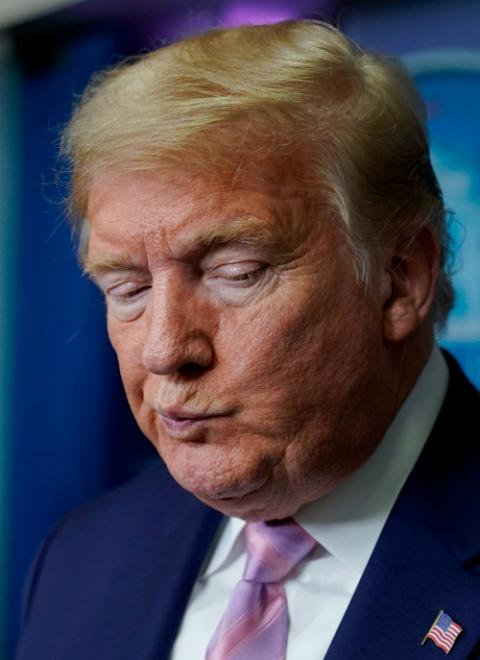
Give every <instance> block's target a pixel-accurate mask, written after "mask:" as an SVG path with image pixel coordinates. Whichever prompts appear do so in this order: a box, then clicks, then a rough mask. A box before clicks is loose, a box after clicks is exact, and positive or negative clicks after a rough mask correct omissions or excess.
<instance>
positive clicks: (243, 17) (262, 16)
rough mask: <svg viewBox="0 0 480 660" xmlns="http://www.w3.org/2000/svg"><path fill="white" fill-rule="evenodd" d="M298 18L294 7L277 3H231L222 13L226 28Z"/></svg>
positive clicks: (222, 21)
mask: <svg viewBox="0 0 480 660" xmlns="http://www.w3.org/2000/svg"><path fill="white" fill-rule="evenodd" d="M296 16H298V11H296V10H295V9H294V7H293V6H292V7H287V6H286V5H280V4H277V3H275V4H274V5H273V6H272V5H267V4H263V5H262V4H259V3H258V2H231V3H230V4H228V5H226V7H225V9H224V10H223V12H222V18H221V24H222V25H224V26H225V27H236V26H238V25H265V24H268V23H277V22H278V21H284V20H285V19H287V18H295V17H296Z"/></svg>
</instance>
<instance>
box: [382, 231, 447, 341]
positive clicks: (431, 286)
mask: <svg viewBox="0 0 480 660" xmlns="http://www.w3.org/2000/svg"><path fill="white" fill-rule="evenodd" d="M439 261H440V248H439V244H438V241H437V239H436V237H435V236H434V234H433V232H432V230H431V229H430V228H426V227H424V228H423V229H422V230H421V231H420V232H419V233H418V234H417V235H416V237H415V238H414V239H413V241H411V242H410V243H409V245H408V246H406V247H405V248H403V249H401V250H397V251H396V252H395V253H394V254H393V255H392V256H390V258H389V261H388V263H387V264H386V265H385V270H386V271H387V273H388V276H389V281H390V290H389V294H390V295H389V296H388V298H387V299H386V300H385V301H384V305H383V334H384V338H385V340H386V341H388V342H393V343H397V342H401V341H404V340H406V339H407V338H408V337H409V336H410V335H412V334H413V333H414V332H415V331H416V330H417V329H418V328H419V327H420V326H421V325H422V323H423V322H424V321H425V320H426V319H427V318H428V316H429V313H430V309H431V306H432V301H433V298H434V295H435V290H436V283H437V277H438V270H439Z"/></svg>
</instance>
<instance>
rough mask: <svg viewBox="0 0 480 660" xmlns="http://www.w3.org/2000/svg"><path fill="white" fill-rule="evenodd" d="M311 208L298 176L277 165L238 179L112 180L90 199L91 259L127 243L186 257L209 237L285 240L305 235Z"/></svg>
mask: <svg viewBox="0 0 480 660" xmlns="http://www.w3.org/2000/svg"><path fill="white" fill-rule="evenodd" d="M308 206H309V204H308V202H307V200H306V197H305V195H304V192H303V191H302V189H301V186H300V184H299V181H298V175H297V173H296V172H295V171H294V170H292V168H288V167H286V166H282V165H281V164H278V163H273V162H271V163H270V165H269V166H268V163H267V162H262V163H261V164H259V163H256V164H254V165H251V166H250V167H248V168H246V167H239V169H238V171H237V172H236V173H235V176H234V177H232V176H230V175H229V176H227V177H225V176H222V175H221V174H219V173H218V172H214V173H208V174H205V173H202V174H199V173H198V172H191V171H188V169H179V168H177V169H175V170H171V169H170V170H168V171H155V172H109V173H108V174H102V175H99V176H98V177H97V178H96V179H95V181H94V183H93V185H92V188H91V191H90V195H89V199H88V209H87V220H88V224H89V226H90V229H91V236H90V242H89V243H90V244H89V253H91V252H92V250H93V251H95V252H97V251H101V250H102V249H104V248H105V249H106V247H107V246H106V245H104V244H106V243H112V242H114V243H116V244H117V245H118V246H121V245H122V244H126V243H128V242H129V241H142V242H144V243H146V244H148V245H153V244H163V245H164V246H168V248H169V249H172V250H174V251H175V250H180V251H181V250H182V246H183V244H186V243H191V242H192V241H195V240H198V241H200V240H201V241H204V242H205V241H208V240H209V235H210V234H212V236H213V238H216V239H217V240H225V241H228V240H230V239H231V240H234V239H235V238H236V237H237V235H241V234H242V233H244V234H246V235H247V237H248V236H249V235H252V238H253V235H255V234H256V235H257V238H258V237H259V236H260V234H262V233H264V234H265V233H268V232H270V233H271V234H273V233H275V234H277V238H278V240H287V239H288V237H289V236H290V235H291V234H292V233H295V234H302V233H303V232H304V231H306V230H307V225H308V216H309V213H308ZM270 238H271V237H270ZM89 256H91V254H89Z"/></svg>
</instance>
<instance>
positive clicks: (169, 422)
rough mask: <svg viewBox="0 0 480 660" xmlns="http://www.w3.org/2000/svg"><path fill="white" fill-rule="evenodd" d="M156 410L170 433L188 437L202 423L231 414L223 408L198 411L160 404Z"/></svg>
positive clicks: (175, 435)
mask: <svg viewBox="0 0 480 660" xmlns="http://www.w3.org/2000/svg"><path fill="white" fill-rule="evenodd" d="M156 411H157V413H158V415H159V417H160V419H161V421H162V424H163V426H164V427H165V429H166V430H167V431H168V433H169V435H171V436H173V437H177V438H182V437H185V438H186V437H188V436H189V435H190V434H191V433H192V432H195V431H196V430H198V429H199V427H200V426H201V425H202V423H204V422H208V421H209V420H214V419H216V418H219V417H226V416H227V415H229V414H230V413H228V412H225V411H223V410H222V411H220V410H219V411H205V412H198V411H193V410H187V409H184V408H173V407H169V408H162V407H161V406H158V407H157V408H156Z"/></svg>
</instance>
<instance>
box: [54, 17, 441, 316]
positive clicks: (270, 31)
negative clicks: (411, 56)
mask: <svg viewBox="0 0 480 660" xmlns="http://www.w3.org/2000/svg"><path fill="white" fill-rule="evenodd" d="M246 135H247V138H246ZM253 145H255V148H254V146H253ZM62 146H63V153H64V154H65V155H66V156H67V158H68V159H69V161H70V163H71V170H72V172H71V173H72V179H71V181H72V187H71V211H72V215H73V216H76V217H77V218H80V219H81V218H83V216H84V214H85V209H86V202H87V198H88V194H89V189H90V186H91V183H92V181H93V179H94V178H95V176H96V175H97V174H98V173H99V172H101V171H103V170H105V169H109V168H116V169H118V168H123V169H127V170H132V171H133V170H137V171H138V170H154V169H157V168H159V167H162V166H167V167H169V166H172V165H174V164H175V163H177V164H178V163H180V164H181V165H182V166H188V167H190V168H192V169H199V168H200V169H199V171H200V172H202V171H204V170H205V167H206V166H207V167H211V168H212V172H213V173H217V174H218V170H219V169H222V168H223V169H225V168H226V159H227V160H228V158H227V155H228V154H229V155H230V160H232V159H233V158H234V156H235V157H236V158H237V159H238V156H239V153H240V151H241V150H242V148H243V149H247V148H248V149H249V151H247V153H246V154H244V155H246V156H247V161H248V157H251V158H254V153H253V151H255V150H256V151H257V153H259V152H260V151H263V152H265V150H267V152H268V153H274V154H276V156H277V158H284V159H292V157H294V156H298V155H299V154H302V153H303V154H307V157H308V162H307V164H306V167H305V176H304V186H305V194H306V195H309V196H310V197H311V199H315V200H317V202H318V203H319V204H320V205H322V206H323V207H324V208H325V210H326V211H328V212H330V213H331V214H333V215H334V216H335V218H336V219H337V220H338V221H339V223H340V227H341V228H342V230H343V231H344V234H345V237H346V239H347V241H348V243H349V245H350V247H351V250H352V254H353V258H354V264H355V267H356V269H357V272H358V275H359V278H360V279H361V280H363V281H364V282H366V283H368V280H369V277H370V272H371V261H372V260H371V255H372V254H373V251H374V249H375V247H376V246H381V245H389V244H392V245H407V244H408V242H409V241H411V240H412V239H413V238H414V237H415V235H416V234H417V233H418V232H419V231H420V230H421V229H422V227H424V226H430V227H431V228H432V229H433V231H434V233H435V234H436V236H437V238H438V240H439V242H440V244H441V247H442V264H441V266H442V272H441V275H440V278H439V282H438V285H437V294H436V300H435V302H434V306H433V318H434V321H435V322H436V323H437V324H439V325H442V323H443V322H444V320H445V319H446V316H447V314H448V312H449V310H450V308H451V306H452V304H453V289H452V285H451V281H450V277H449V272H448V258H447V257H448V232H447V228H446V211H445V208H444V205H443V201H442V195H441V192H440V189H439V186H438V183H437V180H436V178H435V175H434V172H433V169H432V166H431V163H430V158H429V148H428V138H427V134H426V129H425V116H424V107H423V104H422V102H421V100H420V98H419V96H418V93H417V92H416V90H415V87H414V85H413V83H412V82H411V80H410V79H409V77H408V75H407V74H406V72H405V71H404V69H403V68H402V67H401V65H400V64H399V63H398V62H396V61H394V60H392V59H391V58H387V57H384V56H381V55H378V54H372V53H366V52H364V51H362V50H361V49H360V48H359V47H357V46H356V45H355V44H354V43H353V42H352V41H350V40H349V39H348V38H347V37H345V36H344V35H342V34H341V33H340V32H339V31H338V30H336V29H335V28H334V27H332V26H330V25H328V24H325V23H322V22H316V21H284V22H281V23H277V24H275V25H267V26H248V27H241V28H236V29H229V30H221V29H219V30H211V31H209V32H206V33H204V34H202V35H199V36H196V37H193V38H189V39H186V40H184V41H180V42H178V43H175V44H173V45H170V46H168V47H166V48H161V49H158V50H155V51H153V52H151V53H149V54H147V55H144V56H142V57H140V58H136V59H133V60H130V61H127V62H125V63H123V64H122V65H120V66H117V67H115V68H113V69H110V70H107V71H106V72H103V73H101V74H99V75H97V76H96V77H95V78H94V79H93V80H92V82H91V83H90V85H89V87H88V88H87V90H86V92H85V93H84V95H83V97H82V99H81V100H80V102H79V104H78V105H77V107H76V109H75V111H74V114H73V117H72V120H71V122H70V123H69V125H68V127H67V129H66V130H65V132H64V136H63V141H62ZM232 154H233V155H232ZM232 168H233V170H234V169H235V165H234V163H233V162H232ZM227 169H228V168H227Z"/></svg>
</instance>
